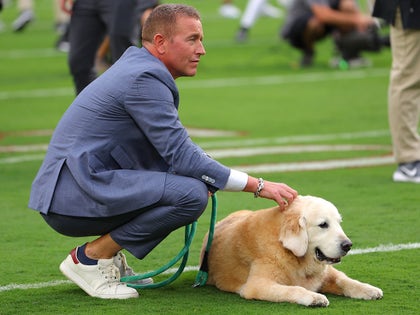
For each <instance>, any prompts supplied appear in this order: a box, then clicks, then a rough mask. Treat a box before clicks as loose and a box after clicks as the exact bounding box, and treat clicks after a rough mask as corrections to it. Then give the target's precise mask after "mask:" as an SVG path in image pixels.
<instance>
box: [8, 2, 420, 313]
mask: <svg viewBox="0 0 420 315" xmlns="http://www.w3.org/2000/svg"><path fill="white" fill-rule="evenodd" d="M245 2H246V1H245V0H238V1H235V3H237V5H238V6H239V7H241V8H244V6H245ZM9 3H10V1H9ZM187 3H189V4H192V5H194V6H196V7H197V8H198V9H199V10H200V12H201V14H202V18H203V26H204V33H205V38H204V45H205V48H206V51H207V54H206V55H205V56H204V57H202V60H201V62H200V65H199V69H198V74H197V76H196V77H194V78H180V79H178V80H177V84H178V87H179V90H180V97H181V101H180V116H181V120H182V121H183V123H184V124H185V126H187V128H188V129H189V130H190V131H191V136H192V138H193V139H194V140H195V141H196V142H197V143H198V144H200V145H201V146H202V147H203V148H204V149H205V150H206V151H207V152H208V153H209V154H210V155H212V156H213V157H214V158H216V159H218V160H219V161H221V162H223V163H224V164H226V165H228V166H230V167H234V168H237V169H241V170H244V171H247V172H249V173H250V174H253V175H256V176H259V175H261V176H262V177H264V178H266V179H267V180H272V181H280V182H285V183H287V184H289V185H290V186H292V187H294V188H296V189H297V190H298V191H299V192H300V193H301V194H303V195H316V196H320V197H323V198H325V199H327V200H330V201H331V202H333V203H334V204H335V205H336V206H337V208H338V209H339V211H340V213H341V215H342V216H343V228H344V230H345V232H346V234H347V235H348V236H349V237H350V238H351V239H352V241H353V249H352V250H351V251H350V253H349V255H348V256H347V257H345V258H344V259H343V260H342V263H341V264H340V265H337V268H338V269H340V270H342V271H344V272H346V273H347V274H348V275H349V276H351V277H352V278H355V279H358V280H360V281H363V282H368V283H370V284H372V285H375V286H377V287H380V288H381V289H382V290H383V291H384V298H383V299H382V300H378V301H360V300H351V299H347V298H344V297H336V296H332V295H328V299H329V300H330V306H328V308H326V309H307V308H305V307H303V306H299V305H292V304H287V303H281V304H276V303H269V302H263V301H247V300H244V299H241V298H240V297H239V296H238V295H235V294H230V293H225V292H221V291H218V290H216V289H215V288H214V287H210V286H205V287H202V288H192V287H191V285H192V284H193V282H194V279H195V276H196V274H197V265H198V260H199V251H200V247H201V241H202V238H203V236H204V235H205V233H206V231H207V230H208V227H209V220H210V212H211V211H210V210H211V209H210V208H211V204H210V203H209V207H208V209H207V211H206V212H205V213H204V215H203V216H202V217H201V218H200V220H199V221H198V225H197V232H196V235H195V238H194V240H193V243H192V245H191V248H190V255H189V259H188V263H187V268H186V270H185V272H184V273H183V274H182V275H181V276H180V277H179V278H178V279H177V280H176V281H175V282H173V283H172V284H170V285H168V286H166V287H163V288H159V289H147V290H141V291H140V298H139V299H134V300H127V301H106V300H99V299H95V298H91V297H89V296H87V295H86V294H85V293H84V292H83V291H82V290H81V289H79V288H78V287H76V286H75V285H74V284H72V283H70V282H69V281H67V280H66V279H65V277H64V276H63V275H62V274H61V273H60V271H59V270H58V266H59V264H60V263H61V261H62V260H63V259H64V258H65V257H66V255H67V253H68V251H69V250H71V249H72V248H73V247H74V246H76V245H79V244H82V243H83V242H86V241H89V240H91V238H76V239H75V238H69V237H65V236H61V235H59V234H57V233H56V232H54V231H53V230H52V229H51V228H49V227H48V226H47V224H46V223H45V222H44V221H43V220H42V218H41V217H40V216H39V214H37V213H36V212H35V211H32V210H29V209H28V208H27V202H28V197H29V191H30V185H31V182H32V180H33V178H34V176H35V174H36V172H37V170H38V168H39V166H40V163H41V162H42V158H43V156H44V154H45V150H46V147H47V145H48V141H49V139H50V137H51V133H52V131H53V129H54V127H55V125H56V124H57V122H58V120H59V119H60V117H61V115H62V114H63V112H64V111H65V110H66V108H67V107H68V106H69V104H70V103H71V101H72V99H73V98H74V92H73V86H72V81H71V77H70V75H69V70H68V67H67V64H66V54H65V53H60V52H58V51H56V50H55V49H54V42H55V39H56V37H57V35H56V34H55V33H54V30H53V24H54V23H53V15H52V4H51V1H48V0H37V1H36V7H35V8H36V16H37V19H36V20H35V21H34V23H33V24H31V25H29V26H28V28H27V29H26V30H25V31H24V32H22V33H18V34H16V33H13V32H12V31H11V29H10V24H11V22H12V21H13V18H14V17H15V16H16V14H17V11H16V8H15V2H14V1H11V3H10V5H9V6H7V7H6V8H5V9H4V10H3V12H1V13H0V19H1V20H2V21H3V23H4V25H5V29H4V30H3V31H2V32H0V235H1V241H2V244H1V245H2V246H1V253H2V255H1V262H0V267H1V277H0V314H2V315H3V314H16V313H18V314H117V313H118V314H121V313H122V314H277V313H278V314H309V313H311V314H334V315H336V314H418V311H419V302H418V296H419V278H420V268H419V267H418V259H419V253H420V250H419V246H420V237H419V223H420V219H419V214H420V209H419V208H420V206H419V204H420V185H415V184H401V183H400V184H397V183H393V182H392V180H391V178H392V173H393V171H394V170H395V164H394V162H393V159H392V149H391V139H390V134H389V130H388V118H387V85H388V78H389V67H390V62H391V55H390V51H389V50H388V49H384V50H383V51H382V52H380V53H378V54H365V55H364V56H365V57H367V58H369V59H370V60H371V61H372V66H371V67H369V68H363V69H351V70H338V69H332V68H330V67H329V60H330V58H332V55H333V46H332V44H331V42H330V41H329V40H325V41H323V42H322V43H320V44H319V45H318V46H317V52H318V53H317V58H316V61H315V65H314V67H313V68H311V69H299V67H298V66H297V65H298V60H299V53H298V52H297V51H295V50H293V49H291V48H290V47H289V46H288V45H287V44H286V43H284V42H283V41H281V40H280V39H279V38H278V29H279V26H280V24H281V22H282V19H279V20H275V19H269V18H261V19H259V20H258V21H257V24H256V25H255V27H254V28H253V29H252V30H251V33H250V37H249V40H248V41H247V42H246V43H243V44H237V43H235V41H234V35H235V32H236V30H237V27H238V24H239V21H238V20H228V19H223V18H221V17H219V15H218V12H217V10H218V7H219V4H220V1H203V0H189V1H187ZM273 4H275V3H274V2H273ZM384 32H386V30H384ZM217 196H218V219H221V218H224V217H225V216H227V215H228V214H229V213H230V212H232V211H235V210H240V209H251V210H257V209H261V208H266V207H271V206H273V202H272V201H268V200H264V199H254V198H253V196H252V194H244V193H229V192H219V193H218V194H217ZM183 238H184V230H183V229H180V230H178V231H176V232H174V233H173V234H172V235H171V236H170V237H168V239H166V240H165V241H164V242H163V243H162V244H160V245H159V246H158V247H157V248H156V249H155V250H154V251H153V252H152V253H151V254H150V255H149V256H147V257H146V258H145V259H144V260H142V261H139V260H136V259H135V258H134V257H133V256H131V255H130V254H127V257H128V262H129V264H130V265H131V266H132V267H133V269H134V270H136V271H139V272H147V271H151V270H156V269H158V268H159V267H161V266H162V265H164V264H165V263H166V262H168V261H170V260H171V259H172V258H173V257H175V255H176V254H177V253H178V251H179V250H180V249H181V248H182V246H183V242H184V239H183ZM165 277H167V275H163V276H162V277H161V278H162V279H164V278H165Z"/></svg>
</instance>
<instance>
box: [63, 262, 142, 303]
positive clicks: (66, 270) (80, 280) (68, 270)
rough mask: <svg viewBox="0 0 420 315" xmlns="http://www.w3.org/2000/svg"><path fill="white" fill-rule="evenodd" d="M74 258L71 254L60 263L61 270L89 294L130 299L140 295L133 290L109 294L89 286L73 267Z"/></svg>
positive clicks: (99, 296)
mask: <svg viewBox="0 0 420 315" xmlns="http://www.w3.org/2000/svg"><path fill="white" fill-rule="evenodd" d="M73 264H74V263H73V260H72V258H71V257H70V255H69V256H67V258H66V259H65V260H64V261H63V262H62V263H61V264H60V271H61V272H62V273H63V274H64V275H65V276H66V277H67V278H68V279H69V280H71V281H72V282H74V283H75V284H76V285H77V286H78V287H80V288H81V289H82V290H83V291H85V292H86V293H87V294H89V295H90V296H92V297H98V298H101V299H130V298H136V297H138V296H139V294H138V292H137V291H133V293H128V294H124V295H122V294H120V295H108V294H98V293H96V292H95V291H94V290H92V288H91V287H90V286H89V284H88V283H87V282H86V281H85V280H84V279H83V278H81V277H80V276H79V275H78V274H77V273H76V272H75V271H74V270H73V268H72V267H71V266H72V265H73Z"/></svg>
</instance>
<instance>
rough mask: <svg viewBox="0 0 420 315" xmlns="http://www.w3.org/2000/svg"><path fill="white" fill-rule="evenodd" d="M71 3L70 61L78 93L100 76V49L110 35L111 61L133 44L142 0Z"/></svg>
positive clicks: (79, 1) (85, 0) (95, 0)
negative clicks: (98, 66)
mask: <svg viewBox="0 0 420 315" xmlns="http://www.w3.org/2000/svg"><path fill="white" fill-rule="evenodd" d="M65 1H67V2H71V3H72V5H71V8H72V9H71V18H70V34H69V43H70V51H69V56H68V63H69V68H70V72H71V75H72V77H73V82H74V85H75V90H76V94H79V93H80V92H81V91H82V90H83V89H84V88H85V87H86V86H87V85H88V84H89V83H90V82H92V81H93V80H94V79H96V77H97V76H98V73H97V70H96V67H95V62H96V60H97V59H96V58H97V53H98V50H99V48H100V46H101V44H102V43H103V41H104V39H105V38H106V36H109V50H110V56H111V57H110V59H111V61H110V62H111V63H114V62H115V61H116V60H117V59H118V58H119V57H120V56H121V55H122V53H123V52H124V51H125V49H127V48H128V47H129V46H131V45H135V42H134V41H133V30H134V28H135V27H136V26H138V25H139V23H138V20H137V19H136V8H137V6H138V4H139V3H141V2H142V1H143V0H118V1H114V0H101V1H98V0H83V1H82V0H78V1H74V2H73V1H72V0H65Z"/></svg>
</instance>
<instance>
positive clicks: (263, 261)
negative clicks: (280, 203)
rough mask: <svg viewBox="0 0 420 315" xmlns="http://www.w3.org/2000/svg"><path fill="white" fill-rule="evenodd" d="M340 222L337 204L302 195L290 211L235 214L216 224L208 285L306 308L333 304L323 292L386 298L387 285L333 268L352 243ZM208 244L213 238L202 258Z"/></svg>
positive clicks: (209, 262) (210, 254) (205, 242)
mask: <svg viewBox="0 0 420 315" xmlns="http://www.w3.org/2000/svg"><path fill="white" fill-rule="evenodd" d="M340 223H341V216H340V214H339V213H338V210H337V208H336V207H335V206H334V205H333V204H332V203H330V202H328V201H326V200H324V199H322V198H318V197H312V196H299V197H298V198H297V199H296V200H295V201H294V202H293V203H292V204H291V205H290V206H289V207H288V209H286V210H285V211H281V210H280V209H279V208H278V207H274V208H270V209H264V210H259V211H247V210H242V211H237V212H234V213H232V214H231V215H229V216H228V217H226V218H225V219H224V220H222V221H220V222H218V223H217V225H216V227H215V231H214V238H213V241H212V245H211V248H210V252H209V255H208V267H209V274H208V281H207V283H208V284H211V285H215V286H216V287H217V288H218V289H220V290H223V291H229V292H235V293H238V294H239V295H240V296H241V297H243V298H245V299H258V300H267V301H272V302H291V303H298V304H302V305H306V306H328V304H329V301H328V299H327V298H326V297H325V295H323V294H320V293H317V292H321V293H332V294H337V295H344V296H347V297H351V298H358V299H365V300H374V299H380V298H382V296H383V293H382V290H381V289H379V288H376V287H374V286H371V285H369V284H366V283H361V282H359V281H357V280H353V279H351V278H349V277H348V276H346V275H345V274H344V273H343V272H341V271H338V270H337V269H335V268H334V267H333V266H332V264H334V263H338V262H340V259H341V257H343V256H344V255H346V254H347V252H348V251H349V250H350V247H351V245H352V244H351V241H350V239H349V238H348V237H347V236H346V235H345V234H344V232H343V229H342V228H341V225H340ZM206 244H207V236H206V237H205V239H204V242H203V248H202V255H201V257H203V253H204V250H205V246H206ZM202 259H203V258H202Z"/></svg>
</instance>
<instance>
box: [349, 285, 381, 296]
mask: <svg viewBox="0 0 420 315" xmlns="http://www.w3.org/2000/svg"><path fill="white" fill-rule="evenodd" d="M383 296H384V293H383V292H382V290H381V289H379V288H377V287H374V286H373V285H370V284H367V283H363V284H362V285H361V286H360V287H358V288H355V290H354V292H353V294H352V297H353V298H357V299H363V300H379V299H382V297H383Z"/></svg>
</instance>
